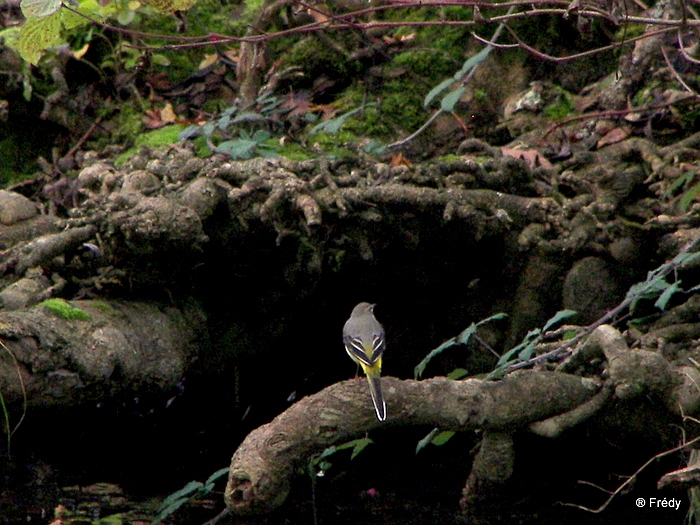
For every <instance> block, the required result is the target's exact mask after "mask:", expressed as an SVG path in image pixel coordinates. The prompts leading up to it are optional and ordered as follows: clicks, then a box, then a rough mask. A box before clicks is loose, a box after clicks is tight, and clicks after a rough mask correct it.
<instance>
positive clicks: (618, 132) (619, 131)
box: [596, 128, 630, 149]
mask: <svg viewBox="0 0 700 525" xmlns="http://www.w3.org/2000/svg"><path fill="white" fill-rule="evenodd" d="M629 136H630V129H629V128H615V129H612V130H610V131H608V132H607V133H606V134H605V135H604V136H603V138H601V139H600V140H599V141H598V143H597V144H596V148H598V149H600V148H602V147H603V146H609V145H610V144H617V143H618V142H622V141H623V140H625V139H626V138H627V137H629Z"/></svg>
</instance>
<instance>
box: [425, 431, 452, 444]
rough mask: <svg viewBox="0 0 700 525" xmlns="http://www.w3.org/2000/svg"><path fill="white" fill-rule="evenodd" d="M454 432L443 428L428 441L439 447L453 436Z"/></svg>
mask: <svg viewBox="0 0 700 525" xmlns="http://www.w3.org/2000/svg"><path fill="white" fill-rule="evenodd" d="M455 434H456V432H453V431H452V430H443V431H442V432H440V433H439V434H437V435H436V436H435V437H434V438H433V439H432V440H431V441H430V442H431V443H432V444H433V445H435V446H436V447H441V446H442V445H444V444H445V443H447V442H448V441H449V440H450V439H452V436H454V435H455Z"/></svg>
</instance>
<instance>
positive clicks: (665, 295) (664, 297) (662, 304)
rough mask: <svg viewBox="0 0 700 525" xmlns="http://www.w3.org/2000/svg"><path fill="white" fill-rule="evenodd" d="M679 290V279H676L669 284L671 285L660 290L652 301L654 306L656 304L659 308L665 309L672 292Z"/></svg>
mask: <svg viewBox="0 0 700 525" xmlns="http://www.w3.org/2000/svg"><path fill="white" fill-rule="evenodd" d="M681 290H682V289H681V281H680V280H678V281H676V282H675V283H673V284H671V286H669V287H668V288H666V289H665V290H664V291H663V292H661V295H660V296H659V298H658V299H657V300H656V302H655V303H654V306H656V307H657V308H658V309H659V310H665V309H666V305H667V304H668V302H669V301H670V300H671V297H673V294H675V293H676V292H678V291H681Z"/></svg>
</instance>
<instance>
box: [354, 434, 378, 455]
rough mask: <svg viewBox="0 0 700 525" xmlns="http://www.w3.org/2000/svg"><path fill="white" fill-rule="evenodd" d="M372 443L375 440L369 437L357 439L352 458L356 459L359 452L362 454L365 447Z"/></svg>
mask: <svg viewBox="0 0 700 525" xmlns="http://www.w3.org/2000/svg"><path fill="white" fill-rule="evenodd" d="M372 443H374V441H372V440H371V439H369V438H363V439H356V440H355V446H354V447H353V448H352V454H351V455H350V459H355V458H356V457H357V455H358V454H360V453H361V452H362V451H363V450H364V449H365V448H367V446H368V445H371V444H372Z"/></svg>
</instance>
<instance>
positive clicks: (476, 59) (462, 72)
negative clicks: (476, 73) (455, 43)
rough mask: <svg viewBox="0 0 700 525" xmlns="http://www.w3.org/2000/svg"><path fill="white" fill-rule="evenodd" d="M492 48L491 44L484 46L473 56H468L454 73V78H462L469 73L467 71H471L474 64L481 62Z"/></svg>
mask: <svg viewBox="0 0 700 525" xmlns="http://www.w3.org/2000/svg"><path fill="white" fill-rule="evenodd" d="M492 49H493V48H492V47H491V46H486V47H485V48H484V49H482V50H481V51H479V52H478V53H477V54H476V55H474V56H473V57H469V58H468V59H467V61H466V62H465V63H464V65H463V66H462V69H460V70H459V72H458V73H455V76H454V79H455V80H462V78H464V76H465V75H466V74H467V73H469V71H471V70H472V68H475V67H476V66H478V65H479V64H481V63H482V62H483V61H484V60H485V59H486V57H487V56H489V53H490V52H491V50H492Z"/></svg>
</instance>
